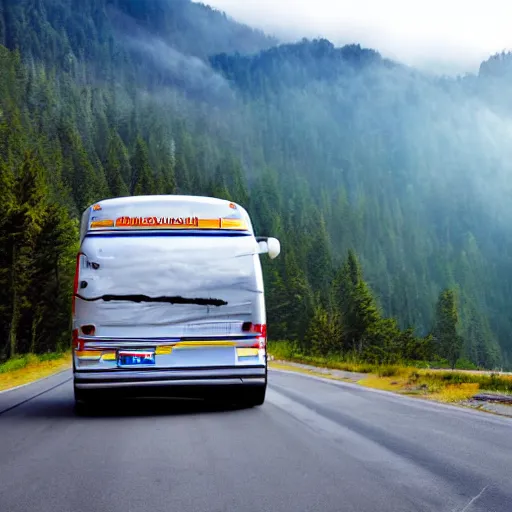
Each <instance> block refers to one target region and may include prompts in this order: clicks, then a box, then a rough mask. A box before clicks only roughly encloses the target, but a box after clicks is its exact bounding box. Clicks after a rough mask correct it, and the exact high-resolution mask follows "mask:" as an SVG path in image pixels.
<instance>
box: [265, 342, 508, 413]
mask: <svg viewBox="0 0 512 512" xmlns="http://www.w3.org/2000/svg"><path fill="white" fill-rule="evenodd" d="M269 352H270V353H271V354H272V355H273V356H274V358H275V359H277V360H282V361H290V362H295V363H302V364H308V365H312V366H317V367H320V368H328V369H335V370H344V371H348V372H356V373H366V374H369V375H368V377H366V378H364V379H361V380H360V381H358V383H359V384H360V385H362V386H365V387H370V388H374V389H381V390H384V391H393V392H396V393H401V394H407V395H412V396H419V397H423V398H428V399H432V400H436V401H440V402H451V403H454V402H461V401H464V400H467V399H469V398H471V397H472V396H474V395H476V394H477V393H478V392H480V391H494V392H500V393H505V394H512V375H500V374H497V373H477V372H465V371H457V370H455V371H451V370H430V369H424V368H416V367H411V366H402V365H374V364H369V363H365V362H358V361H351V360H348V361H345V360H342V359H341V358H335V357H330V358H329V357H319V356H305V355H302V354H300V353H298V352H297V351H296V350H295V349H294V347H293V345H292V344H290V343H286V342H278V343H276V342H275V343H270V344H269ZM274 365H275V363H274ZM294 369H295V370H296V369H297V368H296V367H294ZM305 373H308V371H305ZM309 373H312V374H315V372H314V371H311V372H309ZM318 375H319V376H323V377H326V375H323V374H321V373H319V374H318ZM327 377H328V376H327ZM331 378H332V376H331Z"/></svg>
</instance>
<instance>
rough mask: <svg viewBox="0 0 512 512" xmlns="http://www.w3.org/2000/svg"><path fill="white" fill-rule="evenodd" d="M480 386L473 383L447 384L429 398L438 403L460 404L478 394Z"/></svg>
mask: <svg viewBox="0 0 512 512" xmlns="http://www.w3.org/2000/svg"><path fill="white" fill-rule="evenodd" d="M479 388H480V386H479V385H478V384H475V383H463V384H456V385H453V384H449V385H448V386H445V387H444V388H443V389H441V390H439V391H438V392H437V393H432V394H431V395H430V396H429V398H432V399H433V400H437V401H439V402H447V403H453V402H462V401H463V400H468V399H469V398H471V397H472V396H474V395H476V394H477V393H478V390H479Z"/></svg>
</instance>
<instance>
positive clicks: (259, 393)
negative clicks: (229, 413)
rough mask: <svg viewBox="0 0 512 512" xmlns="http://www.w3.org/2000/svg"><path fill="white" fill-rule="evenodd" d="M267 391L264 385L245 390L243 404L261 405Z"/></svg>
mask: <svg viewBox="0 0 512 512" xmlns="http://www.w3.org/2000/svg"><path fill="white" fill-rule="evenodd" d="M266 391H267V387H266V386H262V387H258V388H256V389H251V390H248V391H247V394H246V395H245V399H244V404H245V405H247V406H248V407H256V406H258V405H263V403H264V402H265V393H266Z"/></svg>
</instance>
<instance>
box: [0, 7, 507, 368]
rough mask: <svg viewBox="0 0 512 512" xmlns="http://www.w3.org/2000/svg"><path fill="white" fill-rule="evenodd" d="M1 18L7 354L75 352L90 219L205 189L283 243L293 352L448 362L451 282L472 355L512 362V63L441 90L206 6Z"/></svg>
mask: <svg viewBox="0 0 512 512" xmlns="http://www.w3.org/2000/svg"><path fill="white" fill-rule="evenodd" d="M0 13H1V14H0V43H2V44H3V45H4V46H5V48H2V49H1V52H0V60H1V62H0V73H1V78H0V145H1V161H0V165H1V167H0V180H1V183H2V185H1V189H2V192H3V202H2V205H1V209H2V214H1V216H0V237H2V240H1V242H0V356H2V357H7V356H9V355H12V354H14V353H16V352H26V351H29V350H45V349H46V348H54V347H55V346H56V344H57V343H60V344H66V343H68V333H67V328H68V315H69V294H70V291H71V287H70V282H69V280H70V276H71V274H72V271H73V253H74V251H75V250H76V247H75V244H76V229H77V228H76V219H77V217H78V215H79V213H80V212H81V210H82V209H83V208H85V207H86V206H88V205H89V204H91V203H92V202H94V201H96V200H99V199H102V198H105V197H109V196H114V195H115V196H117V195H126V194H152V193H192V194H206V195H216V196H219V197H225V198H231V199H234V200H237V201H239V202H241V203H242V204H244V205H245V206H247V208H248V209H249V211H250V213H251V215H252V216H253V217H254V220H255V225H256V227H257V229H258V231H259V232H260V233H261V234H272V235H276V236H278V237H279V238H280V239H281V242H282V245H283V255H282V258H280V259H279V260H276V262H273V263H272V265H265V278H266V281H267V285H268V306H269V323H270V326H269V332H270V334H271V336H272V337H273V338H274V339H285V338H286V339H292V340H297V341H299V342H300V343H301V344H302V345H303V347H305V348H306V349H311V350H317V351H320V352H325V351H326V350H327V351H332V350H334V351H341V352H349V351H350V352H353V351H357V352H359V355H362V354H363V353H364V354H366V356H365V357H369V358H372V357H373V358H374V359H377V360H392V359H396V358H405V359H418V358H420V359H425V358H427V359H428V358H429V357H433V356H434V355H436V354H437V355H445V356H446V354H443V353H442V352H443V349H442V347H441V346H439V347H437V349H436V346H435V343H434V342H433V341H432V340H431V339H430V338H428V337H426V338H422V337H423V336H426V335H427V334H429V333H430V332H435V326H436V325H437V323H436V322H437V320H438V319H437V320H436V317H435V312H436V301H437V299H438V296H439V294H440V292H441V291H442V290H443V289H445V288H452V289H454V290H455V292H456V296H457V308H458V312H459V315H460V324H459V334H460V335H461V340H462V343H463V351H462V355H463V356H464V357H466V358H468V359H470V360H471V361H473V362H474V363H476V364H478V365H482V366H486V367H494V366H496V365H500V364H505V365H506V364H508V363H509V362H510V361H511V359H512V342H511V341H510V340H509V337H508V332H509V331H510V329H511V327H512V325H511V324H512V318H511V317H510V315H509V313H508V311H509V309H510V307H511V306H512V294H511V293H510V291H511V290H512V286H511V285H512V273H511V269H512V236H511V235H512V233H511V231H510V229H509V224H510V223H509V220H510V218H511V213H512V212H511V209H510V206H509V201H508V197H509V195H510V188H511V180H510V178H509V175H510V174H509V173H510V171H511V169H510V163H509V162H511V161H512V159H511V158H510V156H512V155H510V153H511V152H512V144H511V143H512V132H510V129H509V126H510V120H509V117H508V116H509V115H510V113H511V110H510V106H511V105H512V94H511V93H510V92H509V90H508V89H507V76H508V74H509V71H508V69H509V67H510V64H509V63H510V61H511V59H510V56H507V55H502V56H496V57H494V58H493V59H491V60H490V61H489V62H488V63H484V64H482V68H481V72H480V74H479V75H478V76H468V77H465V78H461V79H447V78H433V77H427V76H424V75H422V74H420V73H418V72H416V71H414V70H412V69H410V68H406V67H404V66H402V65H399V64H397V63H394V62H390V61H388V60H386V59H383V58H382V57H381V56H380V55H379V54H378V53H377V52H376V51H373V50H365V49H362V48H360V47H359V46H358V45H352V46H347V47H344V48H335V47H334V46H333V45H332V44H330V43H329V42H328V41H322V40H320V41H302V42H300V43H297V44H289V45H280V46H279V45H277V44H276V42H275V41H274V40H272V39H270V38H268V37H266V36H265V35H264V34H261V33H260V32H257V31H254V30H251V29H250V28H248V27H245V26H243V25H239V24H237V23H235V22H234V21H232V20H230V19H229V18H226V17H225V16H224V15H223V14H221V13H218V12H216V11H214V10H212V9H210V8H208V7H205V6H202V5H200V4H193V3H191V2H189V1H188V0H139V1H135V0H91V1H88V2H83V1H78V0H0ZM349 249H353V250H354V251H355V252H356V253H357V254H358V255H359V259H360V261H361V264H362V268H363V269H364V276H365V279H366V281H365V280H364V279H363V277H362V276H363V274H362V270H361V268H360V267H359V262H358V261H357V257H356V256H355V253H353V252H350V253H349V256H348V257H347V253H348V251H349ZM333 283H334V284H333ZM370 290H371V291H370ZM372 292H373V293H374V294H375V297H376V300H374V299H373V297H372ZM344 296H345V297H351V298H352V302H350V303H347V302H346V298H344ZM441 297H442V296H441ZM356 313H357V314H356ZM383 315H384V317H385V316H387V317H395V318H396V319H397V320H398V324H399V325H400V327H401V328H402V329H406V328H413V329H415V330H416V334H417V335H418V336H419V338H415V337H414V336H413V335H412V331H410V330H406V331H403V332H400V331H399V330H398V326H397V325H395V324H394V323H393V322H392V321H391V320H389V321H388V320H386V319H385V318H384V317H383ZM354 333H356V334H354ZM357 333H359V334H357ZM361 333H362V334H361ZM333 340H334V341H333ZM432 343H434V345H432ZM436 351H437V352H436ZM379 354H380V355H379ZM386 354H387V355H386Z"/></svg>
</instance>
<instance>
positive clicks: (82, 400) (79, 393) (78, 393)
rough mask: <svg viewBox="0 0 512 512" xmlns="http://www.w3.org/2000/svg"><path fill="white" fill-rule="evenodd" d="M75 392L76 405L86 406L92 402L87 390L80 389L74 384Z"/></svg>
mask: <svg viewBox="0 0 512 512" xmlns="http://www.w3.org/2000/svg"><path fill="white" fill-rule="evenodd" d="M73 392H74V395H75V406H76V407H84V406H85V405H87V404H88V403H89V402H90V399H91V397H90V395H89V393H87V391H85V390H83V389H78V388H77V387H76V386H73Z"/></svg>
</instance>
